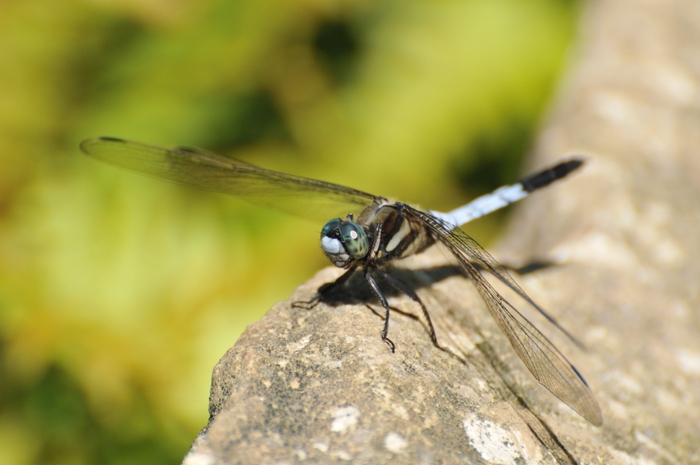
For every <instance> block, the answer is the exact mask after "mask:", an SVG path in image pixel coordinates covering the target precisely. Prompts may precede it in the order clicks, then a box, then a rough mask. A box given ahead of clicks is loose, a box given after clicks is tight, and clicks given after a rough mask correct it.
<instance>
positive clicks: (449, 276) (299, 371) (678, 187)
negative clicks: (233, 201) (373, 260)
mask: <svg viewBox="0 0 700 465" xmlns="http://www.w3.org/2000/svg"><path fill="white" fill-rule="evenodd" d="M580 44H581V45H580V50H579V55H578V61H577V63H575V64H574V67H573V69H572V70H571V72H570V77H569V79H568V81H567V83H566V85H565V86H564V87H563V88H562V89H561V92H560V95H559V98H558V100H557V104H556V107H555V109H554V112H553V113H552V115H551V118H550V120H549V121H548V123H547V125H546V126H545V128H544V129H543V131H542V134H541V137H540V138H539V143H538V146H537V147H536V150H534V152H535V153H537V156H536V158H533V159H532V160H530V164H529V167H530V168H532V169H534V168H539V167H542V166H544V165H546V164H548V163H552V162H553V161H555V160H557V159H559V158H561V157H562V154H567V153H585V154H587V165H586V167H585V168H584V169H583V170H582V171H581V172H580V173H577V174H576V175H575V176H573V177H572V178H571V179H567V180H566V181H564V182H562V183H561V184H556V185H554V186H552V187H550V188H549V189H547V190H545V191H543V192H541V193H537V194H536V195H534V196H533V198H530V199H527V200H525V201H524V202H523V204H522V205H520V207H519V209H518V210H517V212H516V214H515V216H514V218H513V222H512V224H511V228H510V231H509V234H506V236H505V238H504V240H503V241H502V242H501V244H500V247H499V248H497V249H496V250H495V251H494V255H495V256H496V258H497V259H499V260H500V261H501V262H503V263H508V264H527V263H531V262H535V261H551V262H555V263H558V265H555V266H550V267H546V268H542V269H539V270H535V271H532V272H530V273H528V274H525V275H522V276H518V275H515V278H516V280H517V281H518V282H519V283H520V284H521V285H522V286H523V288H524V289H525V290H526V291H527V292H528V293H529V294H530V295H531V297H532V298H533V299H534V300H535V301H536V302H538V303H540V304H541V305H542V306H543V307H544V308H546V309H548V310H549V311H550V312H551V313H552V314H553V315H554V316H555V317H556V318H557V320H558V321H559V322H560V323H561V324H562V325H563V326H565V327H566V328H568V329H569V330H570V331H571V332H573V333H575V334H576V335H577V337H578V338H579V340H581V341H582V343H583V344H584V345H585V346H586V347H587V349H588V350H587V351H586V352H581V351H579V350H578V349H576V347H575V346H574V345H573V344H572V343H571V342H570V341H568V340H567V339H566V338H564V337H563V336H561V334H559V333H557V331H556V330H555V329H554V328H553V327H552V326H551V325H548V324H547V323H546V322H544V321H542V319H539V318H538V317H537V316H536V315H534V312H530V311H529V310H528V309H527V308H526V305H525V304H524V303H522V302H518V301H517V300H516V299H514V298H513V300H512V301H513V303H515V304H516V305H517V307H518V308H519V309H521V310H522V311H524V312H525V314H526V315H527V316H528V317H530V318H531V321H533V323H535V324H536V326H537V327H538V328H540V329H541V330H542V331H543V332H544V333H545V334H546V335H547V336H548V337H550V339H551V340H552V342H553V343H554V344H555V345H556V346H557V347H558V348H559V349H560V350H561V351H562V352H563V353H564V354H565V355H566V356H567V357H568V358H569V359H570V360H571V361H572V363H573V364H574V365H575V366H576V367H577V368H578V369H579V371H581V373H582V374H583V375H584V377H585V378H586V380H587V381H588V383H589V385H590V387H591V389H592V391H593V393H594V394H595V396H596V398H597V400H598V402H599V404H600V406H601V408H602V411H603V416H604V421H605V423H604V425H603V426H602V427H601V428H596V427H594V426H592V425H591V424H589V423H587V422H586V421H585V420H584V419H583V418H581V417H580V416H578V415H577V414H576V413H575V412H574V411H572V410H571V409H570V408H568V407H567V406H566V405H565V404H563V403H561V402H560V401H559V400H558V399H557V398H555V397H554V396H552V395H551V394H550V393H549V392H548V391H547V390H546V389H544V388H543V387H541V386H539V384H538V383H537V381H536V380H535V379H534V378H533V376H532V375H531V374H530V373H529V372H528V371H527V369H526V368H525V366H524V365H523V363H522V362H521V361H520V360H519V359H518V357H517V356H516V355H515V352H514V351H513V349H512V348H511V347H510V345H509V343H508V341H507V339H506V338H505V336H504V335H503V334H502V332H501V331H500V330H499V329H498V327H497V326H496V323H495V322H494V321H493V319H492V318H491V317H490V315H489V314H488V311H487V310H486V307H485V305H484V304H483V302H482V301H481V299H480V297H479V295H478V293H477V292H476V290H475V289H474V288H473V287H472V286H471V284H470V283H469V282H468V281H467V280H466V279H465V278H463V277H461V276H460V275H459V274H456V270H455V269H454V268H451V267H450V266H446V263H447V262H446V257H447V255H445V254H442V253H440V252H439V251H438V250H430V251H427V252H425V253H423V254H421V255H419V256H416V257H415V259H412V260H411V261H410V263H409V264H408V267H409V268H410V270H408V271H404V270H396V271H395V274H396V275H397V276H398V277H399V278H400V279H402V280H403V281H406V282H408V283H409V284H410V285H412V286H413V287H414V288H415V289H416V290H417V292H418V294H419V295H420V296H421V298H422V299H423V300H424V302H425V303H426V304H427V305H428V308H429V309H430V311H431V315H432V317H433V322H434V323H435V325H436V330H437V336H438V340H439V341H440V344H441V345H442V346H443V348H444V349H445V350H439V349H437V348H436V347H435V346H433V344H432V343H431V341H430V338H429V336H428V333H427V330H426V326H425V323H424V322H423V321H422V320H421V318H422V317H421V313H420V308H419V307H418V306H417V305H416V304H415V303H413V302H412V301H411V300H410V299H408V298H407V297H405V296H402V295H398V294H396V293H393V294H392V293H389V296H390V298H389V301H390V304H391V306H392V307H393V308H395V309H396V310H397V311H394V312H392V320H391V327H390V332H389V336H390V337H391V338H392V340H393V341H394V342H395V343H396V353H395V354H392V353H391V351H390V350H389V348H388V346H387V345H386V344H385V343H383V342H382V340H381V339H380V337H379V333H380V330H381V327H382V324H383V320H382V317H383V311H382V310H381V307H379V305H378V304H377V303H376V300H375V299H373V298H372V297H371V295H370V294H369V290H368V289H367V286H366V284H365V283H364V282H363V281H362V280H361V276H356V278H357V279H353V280H352V281H351V282H350V283H349V285H348V286H347V287H346V289H345V292H344V293H339V294H338V295H337V296H336V297H335V298H334V301H331V302H327V303H323V304H319V305H318V306H317V307H315V308H313V309H311V310H305V309H300V308H293V307H292V306H291V302H292V301H295V300H305V299H309V298H311V297H312V296H313V295H314V293H315V291H316V290H317V289H318V287H319V286H320V285H322V284H323V283H326V282H329V281H332V280H333V279H334V278H335V277H337V276H338V275H339V274H340V273H341V270H337V269H331V268H328V269H325V270H323V271H321V272H320V273H319V274H318V275H317V276H316V277H315V278H314V279H312V280H311V281H310V282H308V283H306V284H305V285H303V286H302V287H300V288H299V289H298V290H297V291H296V292H295V294H294V295H293V296H292V297H291V299H290V301H288V302H282V303H280V304H278V305H276V306H275V307H273V308H272V309H271V310H270V312H269V313H268V314H267V315H266V316H265V317H264V318H263V319H262V320H261V321H259V322H257V323H255V324H254V325H252V326H251V327H249V328H248V330H247V331H246V332H245V334H244V335H243V336H242V337H241V338H240V340H239V341H238V342H237V343H236V345H235V346H234V347H233V348H231V349H230V350H229V351H228V352H227V353H226V355H224V357H223V358H222V359H221V361H220V362H219V364H218V365H217V366H216V368H215V369H214V374H213V381H212V390H211V399H210V402H211V403H210V413H211V420H210V422H209V424H208V426H207V427H206V428H205V429H204V430H203V431H202V433H201V434H200V435H199V437H198V438H197V439H196V440H195V442H194V444H193V446H192V449H191V451H190V452H189V454H188V455H187V456H186V457H185V462H184V463H185V464H187V465H203V464H263V463H275V464H287V463H289V464H292V463H311V464H313V463H324V464H325V463H344V462H347V463H353V464H381V463H391V464H393V465H398V464H455V463H497V464H516V463H648V464H664V463H698V462H700V452H698V451H699V450H700V448H699V447H698V444H700V426H699V425H700V407H699V406H700V259H698V257H700V3H699V2H698V1H697V0H664V1H660V0H641V1H634V2H633V1H631V0H600V1H593V2H591V3H589V4H588V8H587V10H586V15H585V17H584V19H583V24H582V37H581V41H580ZM506 297H507V298H508V299H509V300H510V296H508V295H506Z"/></svg>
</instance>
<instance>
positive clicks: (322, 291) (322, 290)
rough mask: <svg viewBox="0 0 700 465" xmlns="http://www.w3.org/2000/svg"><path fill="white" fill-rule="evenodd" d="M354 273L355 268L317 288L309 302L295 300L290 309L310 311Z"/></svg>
mask: <svg viewBox="0 0 700 465" xmlns="http://www.w3.org/2000/svg"><path fill="white" fill-rule="evenodd" d="M354 272H355V268H351V269H349V270H348V271H346V272H345V273H343V275H342V276H341V277H339V278H338V279H336V280H335V281H333V282H332V283H326V284H324V285H323V286H321V287H319V288H318V292H317V293H316V295H315V296H313V298H312V299H311V300H297V301H294V302H292V307H294V308H304V309H306V310H310V309H312V308H314V307H315V306H316V305H318V304H319V303H320V302H321V301H323V300H324V297H325V296H326V295H327V294H328V293H329V292H331V291H332V290H333V289H334V288H335V287H337V286H342V285H343V284H345V282H346V281H347V280H348V279H350V277H351V276H352V275H353V273H354Z"/></svg>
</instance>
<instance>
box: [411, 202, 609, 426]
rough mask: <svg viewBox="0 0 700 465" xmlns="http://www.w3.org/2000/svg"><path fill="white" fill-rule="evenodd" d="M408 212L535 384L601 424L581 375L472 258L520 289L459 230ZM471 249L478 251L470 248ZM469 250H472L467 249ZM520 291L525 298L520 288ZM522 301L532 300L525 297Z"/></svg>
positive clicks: (595, 422)
mask: <svg viewBox="0 0 700 465" xmlns="http://www.w3.org/2000/svg"><path fill="white" fill-rule="evenodd" d="M408 211H409V212H410V213H411V214H413V215H414V216H416V217H417V218H418V219H420V220H421V221H423V223H424V224H426V226H427V227H428V228H430V229H431V230H432V231H433V232H434V233H435V235H436V237H437V238H438V239H439V240H440V241H441V242H442V243H443V244H444V245H445V246H446V247H447V248H448V249H449V250H450V251H451V252H452V253H453V254H454V256H455V257H456V258H457V259H458V261H459V263H460V266H461V267H462V269H463V271H464V272H465V274H466V275H467V277H468V278H469V279H470V280H471V281H472V282H473V283H474V285H475V286H476V289H477V290H478V291H479V294H480V295H481V297H482V298H483V300H484V302H486V306H487V307H488V309H489V312H490V313H491V315H492V316H493V318H494V320H496V323H497V324H498V326H499V328H501V330H502V331H503V332H504V333H505V335H506V336H507V337H508V340H509V341H510V343H511V345H512V346H513V348H514V349H515V352H516V353H517V354H518V357H520V359H521V360H522V361H523V363H524V364H525V366H526V367H527V368H528V370H530V372H531V373H532V374H533V375H534V376H535V378H536V379H537V381H539V382H540V384H542V385H543V386H544V387H546V388H547V389H548V390H549V391H550V392H551V393H552V394H554V395H555V396H557V397H558V398H559V399H561V401H562V402H564V403H565V404H567V405H568V406H569V407H571V408H572V409H573V410H574V411H576V412H577V413H579V414H580V415H581V416H582V417H584V418H585V419H586V420H588V421H589V422H590V423H591V424H593V425H595V426H600V425H602V424H603V417H602V414H601V411H600V407H599V406H598V403H597V401H596V400H595V397H594V396H593V393H592V392H591V390H590V389H589V388H588V385H587V384H586V381H585V380H584V379H583V377H582V376H581V374H580V373H579V372H578V371H577V370H576V368H574V366H573V365H572V364H571V363H570V362H569V361H568V360H567V359H566V357H564V355H563V354H562V353H561V352H559V350H558V349H557V348H556V347H555V346H554V344H552V343H551V342H550V341H549V339H547V337H546V336H545V335H544V334H542V333H541V332H540V331H539V330H538V329H537V328H536V327H535V326H534V325H533V324H532V323H530V322H529V321H528V320H527V318H525V317H524V316H523V315H522V314H521V313H520V312H519V311H518V310H517V309H516V308H515V307H513V306H512V305H511V304H510V303H508V301H506V300H505V299H504V298H503V297H502V296H501V295H500V294H498V292H497V291H496V290H495V289H494V288H493V286H491V284H489V282H488V281H487V280H486V279H485V278H484V277H483V276H482V275H481V273H480V272H479V271H478V270H477V269H476V268H475V267H474V265H473V264H472V262H471V260H472V259H473V257H474V256H478V257H483V256H484V254H485V255H486V256H487V258H488V261H486V263H485V264H484V263H483V262H482V260H478V259H477V262H479V263H480V264H482V265H484V266H485V268H487V269H489V271H492V269H495V270H498V271H500V272H501V274H503V275H505V276H507V278H509V280H510V281H512V282H513V287H514V288H515V289H520V287H519V286H518V285H517V284H516V283H515V281H514V280H513V278H512V277H510V275H508V272H507V271H506V270H505V269H504V268H503V267H502V266H501V265H499V264H498V262H496V260H495V259H494V258H493V257H491V256H490V255H488V253H487V252H486V251H485V250H483V249H482V248H481V246H479V245H478V244H477V243H476V241H474V239H472V238H471V237H469V236H468V235H467V234H466V233H465V232H463V231H461V230H460V229H450V226H449V225H447V224H445V223H444V222H442V221H440V220H438V219H436V218H434V217H433V216H432V215H430V214H428V213H425V212H423V211H420V210H416V209H414V208H412V207H411V208H409V209H408ZM475 246H476V247H478V248H474V247H475ZM470 248H474V249H473V250H470ZM520 291H521V292H522V294H524V295H526V294H525V292H524V291H522V289H520ZM526 300H527V301H528V302H531V301H532V300H531V299H530V298H529V297H527V298H526Z"/></svg>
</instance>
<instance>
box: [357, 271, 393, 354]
mask: <svg viewBox="0 0 700 465" xmlns="http://www.w3.org/2000/svg"><path fill="white" fill-rule="evenodd" d="M363 271H364V275H365V280H366V281H367V284H369V287H370V288H371V289H372V292H374V295H376V296H377V298H378V299H379V302H380V303H381V304H382V307H384V310H386V317H385V318H384V329H383V330H382V341H384V342H386V343H387V344H389V348H390V349H391V353H395V352H396V345H394V343H393V342H392V341H391V339H389V338H388V337H387V335H388V334H389V302H387V300H386V297H384V294H382V291H381V290H379V286H377V283H376V282H375V281H374V278H372V276H371V275H370V274H369V272H370V268H369V267H365V269H364V270H363Z"/></svg>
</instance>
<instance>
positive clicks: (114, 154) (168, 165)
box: [80, 137, 380, 221]
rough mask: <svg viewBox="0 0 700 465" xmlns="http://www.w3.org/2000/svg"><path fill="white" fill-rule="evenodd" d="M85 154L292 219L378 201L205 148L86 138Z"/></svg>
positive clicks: (341, 212) (322, 216)
mask: <svg viewBox="0 0 700 465" xmlns="http://www.w3.org/2000/svg"><path fill="white" fill-rule="evenodd" d="M80 148H81V150H82V151H83V152H85V153H86V154H87V155H89V156H91V157H93V158H96V159H98V160H101V161H103V162H106V163H109V164H112V165H115V166H118V167H120V168H124V169H127V170H130V171H135V172H138V173H143V174H147V175H150V176H155V177H157V178H161V179H165V180H167V181H171V182H174V183H177V184H182V185H185V186H188V187H194V188H197V189H204V190H209V191H215V192H223V193H226V194H232V195H236V196H238V197H240V198H242V199H244V200H246V201H248V202H251V203H254V204H256V205H261V206H264V207H268V208H273V209H276V210H280V211H283V212H286V213H291V214H293V215H297V216H302V217H305V218H311V219H314V220H323V221H326V220H328V219H330V218H333V217H345V216H346V215H347V214H348V213H354V214H356V215H359V213H360V212H361V211H362V210H363V209H364V208H365V207H367V206H368V205H370V204H371V203H372V202H374V201H375V200H379V199H380V198H378V197H375V196H373V195H370V194H367V193H365V192H362V191H359V190H356V189H352V188H349V187H344V186H340V185H337V184H332V183H328V182H323V181H318V180H315V179H309V178H304V177H300V176H294V175H291V174H285V173H280V172H277V171H271V170H266V169H264V168H260V167H257V166H255V165H252V164H250V163H247V162H244V161H241V160H236V159H234V158H229V157H224V156H222V155H217V154H215V153H212V152H207V151H204V150H198V149H191V148H185V147H178V148H173V149H167V148H162V147H156V146H152V145H146V144H141V143H139V142H131V141H126V140H123V139H116V138H111V137H98V138H94V139H86V140H84V141H83V142H81V144H80Z"/></svg>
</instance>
